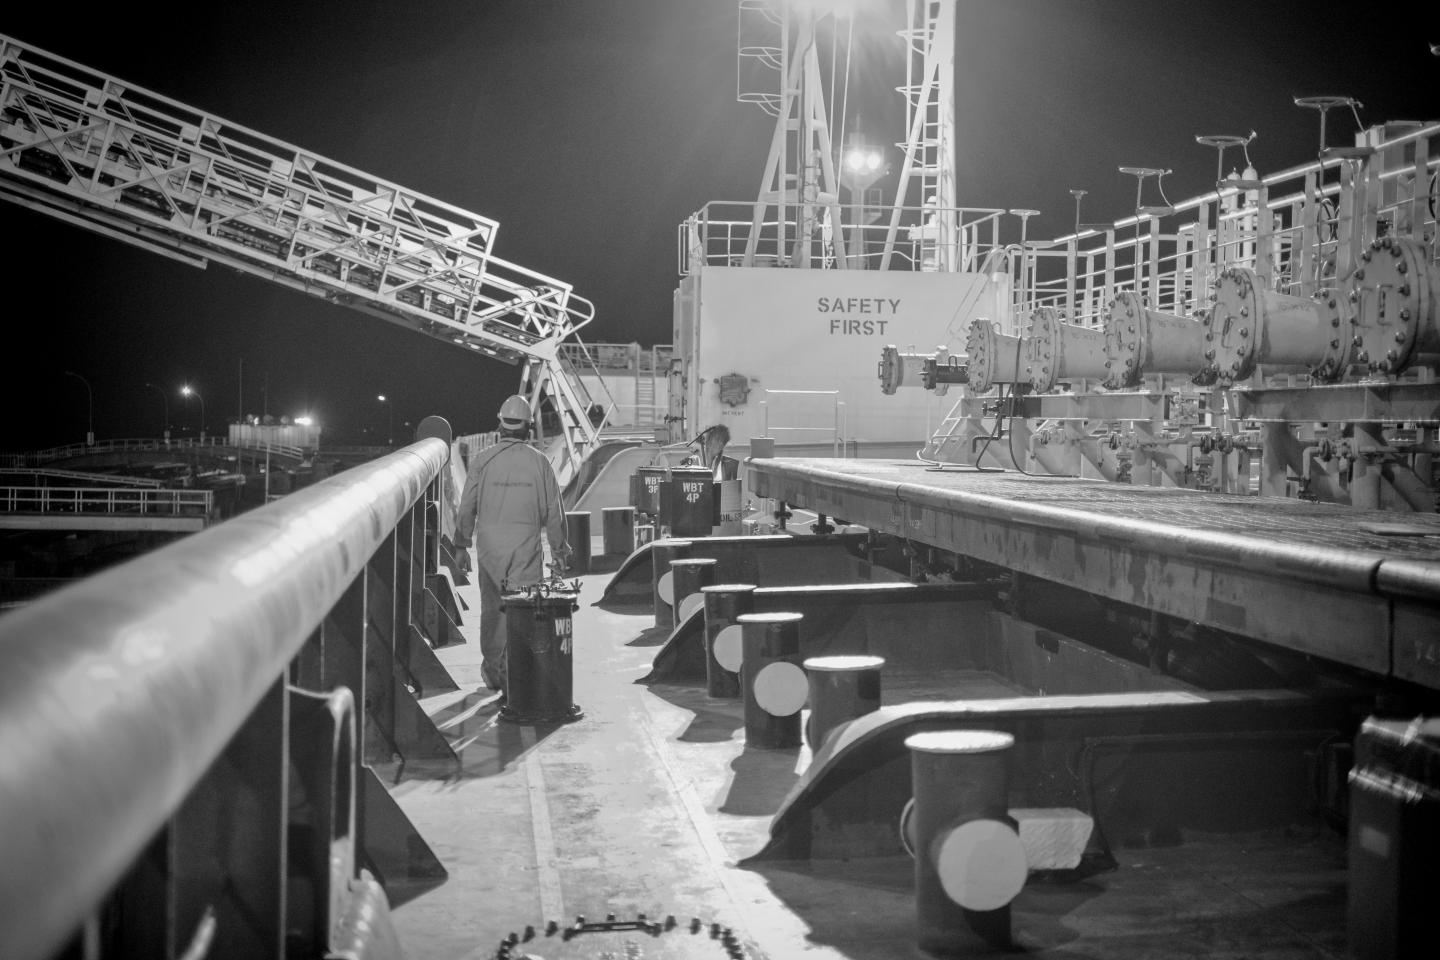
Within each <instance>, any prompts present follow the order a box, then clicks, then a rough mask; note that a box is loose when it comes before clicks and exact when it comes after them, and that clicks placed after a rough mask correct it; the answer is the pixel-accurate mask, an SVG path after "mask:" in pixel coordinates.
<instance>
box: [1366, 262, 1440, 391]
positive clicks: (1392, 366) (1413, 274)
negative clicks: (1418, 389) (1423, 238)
mask: <svg viewBox="0 0 1440 960" xmlns="http://www.w3.org/2000/svg"><path fill="white" fill-rule="evenodd" d="M1352 284H1353V286H1352V288H1351V291H1350V296H1349V302H1350V304H1351V305H1352V310H1351V313H1350V316H1349V320H1350V324H1351V329H1350V331H1349V333H1350V335H1351V336H1350V344H1351V345H1352V346H1353V348H1354V357H1353V362H1355V363H1357V364H1364V365H1365V367H1366V369H1367V370H1368V371H1369V372H1370V373H1381V374H1394V373H1399V372H1401V371H1402V370H1405V369H1407V368H1409V367H1411V366H1414V365H1416V364H1418V363H1423V362H1425V360H1424V359H1423V358H1424V355H1425V354H1427V353H1433V352H1434V351H1436V350H1437V349H1440V265H1437V264H1434V263H1430V262H1429V249H1428V247H1427V246H1426V245H1425V244H1423V243H1421V242H1419V241H1416V240H1408V239H1404V238H1401V237H1382V238H1380V239H1378V240H1375V241H1373V242H1372V243H1371V244H1370V247H1369V249H1367V250H1365V251H1363V252H1362V253H1361V254H1360V263H1359V265H1358V266H1357V267H1356V269H1355V275H1354V277H1353V278H1352Z"/></svg>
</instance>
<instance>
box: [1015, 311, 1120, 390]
mask: <svg viewBox="0 0 1440 960" xmlns="http://www.w3.org/2000/svg"><path fill="white" fill-rule="evenodd" d="M1106 342H1107V341H1106V337H1105V334H1104V332H1103V331H1101V330H1096V329H1092V328H1089V327H1081V326H1077V325H1075V324H1071V323H1062V322H1061V315H1060V311H1058V310H1056V309H1055V308H1054V307H1040V308H1039V309H1037V310H1036V311H1035V312H1034V313H1033V314H1032V315H1031V318H1030V336H1029V337H1028V338H1026V340H1025V348H1024V350H1025V356H1024V364H1025V370H1024V373H1025V377H1026V379H1028V380H1029V382H1030V388H1031V389H1032V390H1034V391H1035V392H1036V393H1050V392H1051V391H1053V390H1054V389H1055V388H1056V387H1057V386H1058V385H1059V384H1061V383H1064V382H1069V381H1072V380H1079V379H1087V380H1104V379H1105V378H1106V377H1107V376H1109V373H1110V367H1107V366H1106V361H1107V360H1108V359H1109V351H1108V350H1107V347H1106Z"/></svg>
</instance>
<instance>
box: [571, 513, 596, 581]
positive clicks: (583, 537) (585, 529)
mask: <svg viewBox="0 0 1440 960" xmlns="http://www.w3.org/2000/svg"><path fill="white" fill-rule="evenodd" d="M565 539H567V540H568V541H570V572H571V573H589V572H590V511H589V510H577V511H575V512H573V513H567V514H565Z"/></svg>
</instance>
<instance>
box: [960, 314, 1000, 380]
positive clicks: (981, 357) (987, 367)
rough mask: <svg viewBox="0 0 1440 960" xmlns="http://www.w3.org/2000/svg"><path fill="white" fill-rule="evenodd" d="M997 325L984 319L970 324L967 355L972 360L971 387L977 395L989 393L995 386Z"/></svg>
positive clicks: (966, 345) (967, 335) (977, 318)
mask: <svg viewBox="0 0 1440 960" xmlns="http://www.w3.org/2000/svg"><path fill="white" fill-rule="evenodd" d="M995 347H996V344H995V325H994V324H993V323H991V322H990V321H989V320H986V319H985V318H984V317H976V318H975V319H974V320H972V321H971V322H970V332H969V333H967V334H966V335H965V354H966V355H967V356H968V357H969V358H970V386H971V388H972V389H973V390H974V391H975V392H976V393H988V392H989V390H990V388H991V387H993V386H994V385H995Z"/></svg>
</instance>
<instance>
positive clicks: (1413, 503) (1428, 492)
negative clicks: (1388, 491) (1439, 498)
mask: <svg viewBox="0 0 1440 960" xmlns="http://www.w3.org/2000/svg"><path fill="white" fill-rule="evenodd" d="M1380 474H1381V476H1383V477H1384V478H1385V479H1386V480H1387V481H1389V483H1390V486H1392V487H1394V488H1395V492H1396V493H1397V494H1399V495H1400V499H1402V500H1404V501H1405V502H1406V503H1407V504H1408V505H1409V507H1410V509H1411V510H1414V511H1415V512H1416V513H1430V512H1432V511H1433V510H1434V509H1435V491H1434V490H1432V489H1431V488H1430V487H1429V486H1427V485H1426V483H1425V481H1424V479H1423V478H1422V477H1421V476H1420V475H1419V474H1418V473H1416V472H1415V471H1414V470H1412V469H1411V468H1410V467H1408V466H1406V465H1405V464H1403V463H1401V462H1399V461H1397V460H1386V461H1385V462H1384V463H1382V464H1381V465H1380Z"/></svg>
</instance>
